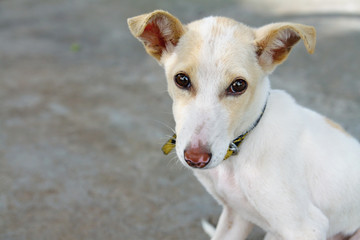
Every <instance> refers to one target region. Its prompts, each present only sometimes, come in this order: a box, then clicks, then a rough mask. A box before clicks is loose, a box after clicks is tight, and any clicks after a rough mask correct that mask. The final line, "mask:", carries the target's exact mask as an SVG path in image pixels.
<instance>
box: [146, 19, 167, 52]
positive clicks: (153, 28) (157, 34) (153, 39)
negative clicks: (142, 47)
mask: <svg viewBox="0 0 360 240" xmlns="http://www.w3.org/2000/svg"><path fill="white" fill-rule="evenodd" d="M140 38H141V39H142V40H143V41H144V43H145V44H146V45H147V46H151V47H161V48H165V47H166V44H165V39H164V37H163V36H162V34H161V31H160V28H159V26H158V25H157V24H156V23H155V21H152V22H150V23H149V24H148V25H147V26H146V27H145V29H144V32H143V33H142V34H141V36H140Z"/></svg>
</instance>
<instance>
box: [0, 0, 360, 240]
mask: <svg viewBox="0 0 360 240" xmlns="http://www.w3.org/2000/svg"><path fill="white" fill-rule="evenodd" d="M158 8H162V9H166V10H168V11H170V12H172V13H173V14H175V15H176V16H178V17H179V18H180V19H181V20H182V21H183V22H189V21H192V20H195V19H198V18H201V17H204V16H208V15H223V16H228V17H232V18H235V19H237V20H239V21H242V22H245V23H247V24H249V25H252V26H261V25H263V24H266V23H269V22H275V21H295V22H301V23H305V24H309V25H314V26H315V27H316V28H317V30H318V45H317V49H316V52H315V54H314V55H311V56H310V55H308V54H307V53H306V51H305V48H304V46H301V45H302V44H298V45H299V46H297V47H296V48H295V49H294V51H293V52H292V54H291V56H290V57H289V59H288V61H287V62H286V63H284V64H283V65H282V66H281V67H279V68H278V69H277V71H276V72H275V73H274V74H273V75H272V77H271V79H272V85H273V87H274V88H281V89H285V90H287V91H288V92H290V93H291V94H292V95H293V96H294V97H295V98H296V99H297V101H298V102H300V103H301V104H303V105H305V106H308V107H310V108H313V109H315V110H317V111H319V112H321V113H323V114H325V115H327V116H329V117H330V118H332V119H334V120H336V121H337V122H339V123H341V124H342V125H343V126H344V127H345V128H346V129H347V130H348V131H349V132H350V133H352V134H353V135H354V136H356V137H357V138H358V139H359V138H360V79H359V76H360V47H359V43H360V3H359V2H358V1H357V0H349V1H341V0H332V1H325V0H317V1H309V0H304V1H301V2H295V1H285V0H276V1H270V0H255V1H250V0H244V1H240V0H239V1H236V0H223V1H215V0H214V1H206V0H193V1H188V0H184V1H166V0H159V1H156V0H138V1H134V0H120V1H119V0H30V1H29V0H1V1H0V239H1V240H15V239H16V240H18V239H19V240H20V239H34V240H35V239H36V240H42V239H64V240H65V239H66V240H71V239H74V240H75V239H77V240H78V239H89V240H90V239H107V240H111V239H121V240H122V239H124V240H125V239H131V240H137V239H147V240H152V239H192V240H200V239H208V238H207V236H206V235H205V234H204V233H203V231H202V229H201V226H200V219H201V218H212V219H214V220H216V219H217V216H218V214H219V213H220V210H221V209H220V207H219V206H218V205H217V204H216V203H215V201H214V200H212V198H211V197H210V196H209V195H208V194H207V193H206V192H205V190H204V189H203V188H202V186H200V184H199V183H198V182H197V181H196V179H195V178H194V177H193V175H192V173H191V172H190V171H189V170H186V169H184V168H183V167H181V165H180V164H179V163H178V162H177V161H176V158H175V156H170V157H166V156H163V155H162V153H161V151H160V147H161V145H162V143H163V142H164V141H165V140H166V138H167V136H168V135H171V130H170V128H172V127H174V123H173V120H172V115H171V100H170V98H169V97H168V96H167V93H166V85H165V77H164V73H163V71H162V69H161V68H160V67H159V66H158V65H157V64H156V63H155V61H153V60H152V59H151V58H150V57H148V56H147V55H146V54H145V51H144V50H143V48H142V46H141V44H140V43H139V42H138V41H137V40H135V39H134V38H133V37H132V36H131V35H130V33H129V31H128V29H127V25H126V19H127V18H128V17H131V16H135V15H138V14H141V13H145V12H149V11H152V10H154V9H158ZM261 235H262V233H261V231H259V230H256V231H255V232H254V233H253V235H252V237H251V239H260V238H261Z"/></svg>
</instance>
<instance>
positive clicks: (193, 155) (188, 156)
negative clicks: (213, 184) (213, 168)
mask: <svg viewBox="0 0 360 240" xmlns="http://www.w3.org/2000/svg"><path fill="white" fill-rule="evenodd" d="M184 158H185V161H186V163H187V164H188V165H189V166H190V167H194V168H203V167H205V166H206V165H207V164H208V163H209V162H210V160H211V153H209V152H208V151H206V150H204V149H203V148H189V149H186V150H185V151H184Z"/></svg>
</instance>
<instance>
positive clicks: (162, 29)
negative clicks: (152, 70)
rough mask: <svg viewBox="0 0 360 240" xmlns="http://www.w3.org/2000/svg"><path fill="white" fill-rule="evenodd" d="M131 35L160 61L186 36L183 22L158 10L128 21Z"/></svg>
mask: <svg viewBox="0 0 360 240" xmlns="http://www.w3.org/2000/svg"><path fill="white" fill-rule="evenodd" d="M127 22H128V25H129V28H130V31H131V33H132V34H133V35H134V36H135V37H136V38H138V39H139V40H140V41H141V42H142V43H143V44H144V47H145V49H146V51H147V52H148V53H149V54H150V55H151V56H153V57H154V58H156V59H157V60H158V61H160V59H161V57H162V56H163V54H164V52H165V51H166V52H171V51H172V50H173V49H174V47H175V46H176V45H177V43H178V42H179V39H180V37H181V36H182V35H183V34H184V27H183V25H182V24H181V22H180V21H179V20H178V19H177V18H176V17H174V16H173V15H171V14H170V13H168V12H165V11H162V10H156V11H154V12H151V13H148V14H143V15H140V16H137V17H133V18H129V19H128V20H127Z"/></svg>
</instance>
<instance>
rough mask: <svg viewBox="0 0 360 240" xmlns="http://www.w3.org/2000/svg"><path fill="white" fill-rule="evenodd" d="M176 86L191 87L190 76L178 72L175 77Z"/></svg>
mask: <svg viewBox="0 0 360 240" xmlns="http://www.w3.org/2000/svg"><path fill="white" fill-rule="evenodd" d="M174 81H175V84H176V86H178V87H179V88H182V89H189V88H190V87H191V82H190V78H189V76H188V75H186V74H185V73H178V74H176V75H175V77H174Z"/></svg>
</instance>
